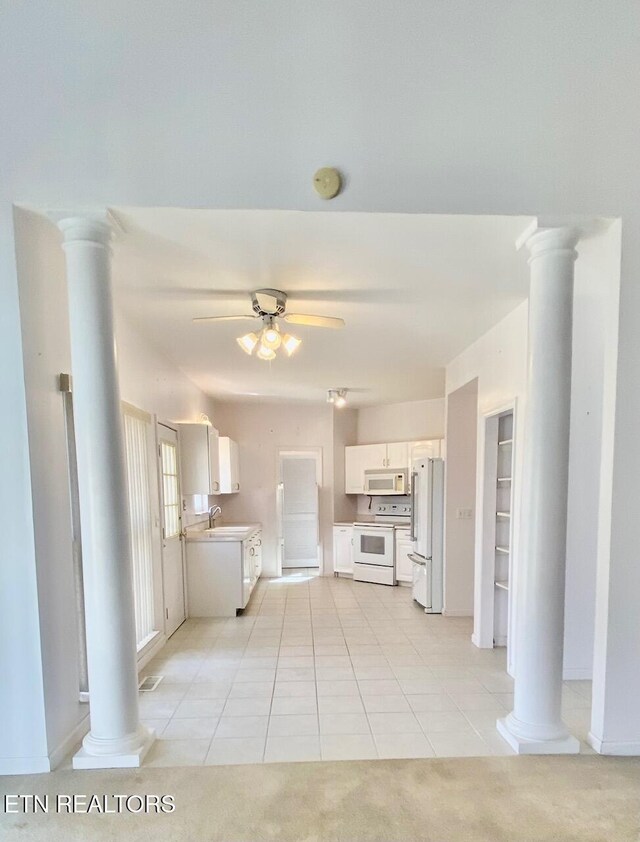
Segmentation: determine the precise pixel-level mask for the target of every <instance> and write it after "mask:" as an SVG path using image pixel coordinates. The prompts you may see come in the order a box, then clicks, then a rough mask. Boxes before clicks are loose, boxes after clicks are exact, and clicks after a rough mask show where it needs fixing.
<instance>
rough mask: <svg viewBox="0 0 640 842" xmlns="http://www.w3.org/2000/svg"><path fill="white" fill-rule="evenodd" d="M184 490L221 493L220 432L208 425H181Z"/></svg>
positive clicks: (186, 491) (200, 492)
mask: <svg viewBox="0 0 640 842" xmlns="http://www.w3.org/2000/svg"><path fill="white" fill-rule="evenodd" d="M178 433H179V436H180V474H181V479H182V493H183V494H184V495H185V496H191V495H193V494H219V493H220V462H219V455H218V431H217V430H216V428H215V427H211V426H210V425H209V424H179V425H178Z"/></svg>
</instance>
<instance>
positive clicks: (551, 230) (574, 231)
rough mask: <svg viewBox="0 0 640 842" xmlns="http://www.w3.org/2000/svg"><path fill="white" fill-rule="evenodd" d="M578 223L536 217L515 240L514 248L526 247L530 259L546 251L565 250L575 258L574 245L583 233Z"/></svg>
mask: <svg viewBox="0 0 640 842" xmlns="http://www.w3.org/2000/svg"><path fill="white" fill-rule="evenodd" d="M584 233H585V232H584V230H583V226H582V225H580V224H571V223H569V224H556V223H555V221H551V220H545V219H541V218H536V219H534V220H532V222H531V223H530V224H529V225H528V226H527V227H526V228H525V229H524V231H523V232H522V234H520V236H519V237H518V239H517V240H516V249H517V250H518V251H519V250H520V249H522V248H525V247H526V248H527V249H528V251H529V253H530V255H531V257H530V258H529V259H530V260H533V259H535V258H536V257H540V256H541V255H543V254H546V253H548V252H567V253H569V254H570V255H571V256H572V257H573V259H574V260H575V258H576V256H577V254H576V251H575V247H576V246H577V244H578V242H579V241H580V239H581V238H582V236H583V234H584Z"/></svg>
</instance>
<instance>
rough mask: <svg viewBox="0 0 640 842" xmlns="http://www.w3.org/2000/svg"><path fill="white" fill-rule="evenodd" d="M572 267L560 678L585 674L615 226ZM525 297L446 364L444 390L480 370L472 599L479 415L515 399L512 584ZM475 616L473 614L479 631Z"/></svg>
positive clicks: (583, 247) (589, 660)
mask: <svg viewBox="0 0 640 842" xmlns="http://www.w3.org/2000/svg"><path fill="white" fill-rule="evenodd" d="M578 254H579V257H578V260H577V261H576V271H575V291H574V332H573V364H572V387H571V442H570V459H569V513H568V523H567V578H566V597H565V653H564V673H565V678H590V677H591V674H592V664H593V641H594V628H595V588H596V567H597V542H598V510H599V490H600V458H601V457H600V454H601V445H602V406H603V400H604V355H605V337H606V333H605V331H606V330H607V325H606V322H605V314H606V313H608V312H609V311H610V306H611V305H610V299H611V295H612V294H615V290H616V286H617V278H616V271H617V268H616V267H617V263H616V261H617V259H619V258H618V256H617V255H618V254H619V231H618V227H617V226H615V225H614V226H612V227H611V228H610V229H609V230H607V231H603V232H602V233H600V234H599V235H597V236H593V237H591V238H588V239H585V240H583V241H582V242H581V243H580V244H579V246H578ZM527 310H528V307H527V303H526V302H525V303H524V304H522V305H520V306H519V307H518V308H517V309H516V310H515V311H514V312H513V313H511V314H510V315H509V316H507V318H506V319H504V320H503V321H502V322H500V323H499V324H498V325H497V326H496V327H495V328H494V329H493V330H491V331H489V332H488V333H487V334H485V336H483V337H482V338H481V339H480V340H478V342H476V343H474V344H473V345H472V346H470V347H469V348H468V349H466V351H464V352H463V354H461V355H460V356H459V357H457V358H456V359H455V360H453V361H452V362H451V364H450V365H449V366H448V367H447V393H448V394H451V392H452V391H453V390H454V389H457V388H460V385H461V384H463V383H465V382H468V381H469V380H470V379H471V378H473V377H478V413H479V419H480V420H479V424H478V456H477V470H478V477H477V494H478V500H477V514H476V571H475V576H476V604H477V601H478V600H479V588H482V587H483V586H484V587H488V586H489V584H490V583H488V582H485V583H483V582H482V580H481V576H480V570H479V567H478V565H479V562H480V558H481V547H482V530H481V524H482V517H483V512H482V499H481V498H482V494H481V489H482V475H483V454H484V424H483V422H482V415H484V414H486V413H489V412H491V411H493V410H495V409H496V408H499V407H500V406H502V405H504V404H505V403H506V402H508V401H510V400H512V399H513V398H516V399H517V413H516V432H515V440H516V445H515V447H516V449H515V466H514V496H515V499H514V513H513V547H512V549H513V558H514V563H515V565H516V569H515V570H514V583H513V587H514V588H515V590H516V592H517V559H518V558H519V551H520V544H519V540H520V529H521V519H522V518H523V517H526V516H527V512H526V510H523V509H522V503H523V501H522V497H521V490H522V489H521V484H520V482H519V477H521V475H522V454H523V442H524V419H525V413H526V379H527V378H526V365H527V362H526V355H527V332H528V329H527ZM491 586H492V584H491ZM477 632H478V618H476V633H477Z"/></svg>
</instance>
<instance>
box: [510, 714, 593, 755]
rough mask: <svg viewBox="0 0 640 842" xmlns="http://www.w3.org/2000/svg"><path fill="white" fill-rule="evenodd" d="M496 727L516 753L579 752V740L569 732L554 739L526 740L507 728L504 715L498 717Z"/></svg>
mask: <svg viewBox="0 0 640 842" xmlns="http://www.w3.org/2000/svg"><path fill="white" fill-rule="evenodd" d="M496 727H497V729H498V733H499V734H500V736H501V737H502V739H503V740H506V742H507V743H509V745H510V746H511V748H512V749H513V750H514V751H515V753H516V754H580V741H579V740H577V739H576V738H575V737H573V736H572V735H571V734H567V736H566V737H560V738H559V739H555V740H527V739H525V737H518V736H517V735H516V734H513V733H512V732H511V731H510V730H509V725H508V722H507V718H506V717H505V718H504V719H498V721H497V722H496Z"/></svg>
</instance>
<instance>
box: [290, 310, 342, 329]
mask: <svg viewBox="0 0 640 842" xmlns="http://www.w3.org/2000/svg"><path fill="white" fill-rule="evenodd" d="M283 318H284V320H285V322H290V323H291V324H292V325H309V327H330V328H333V329H338V328H341V327H344V319H337V318H336V317H335V316H309V315H306V314H304V313H287V314H286V315H285V316H283Z"/></svg>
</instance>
